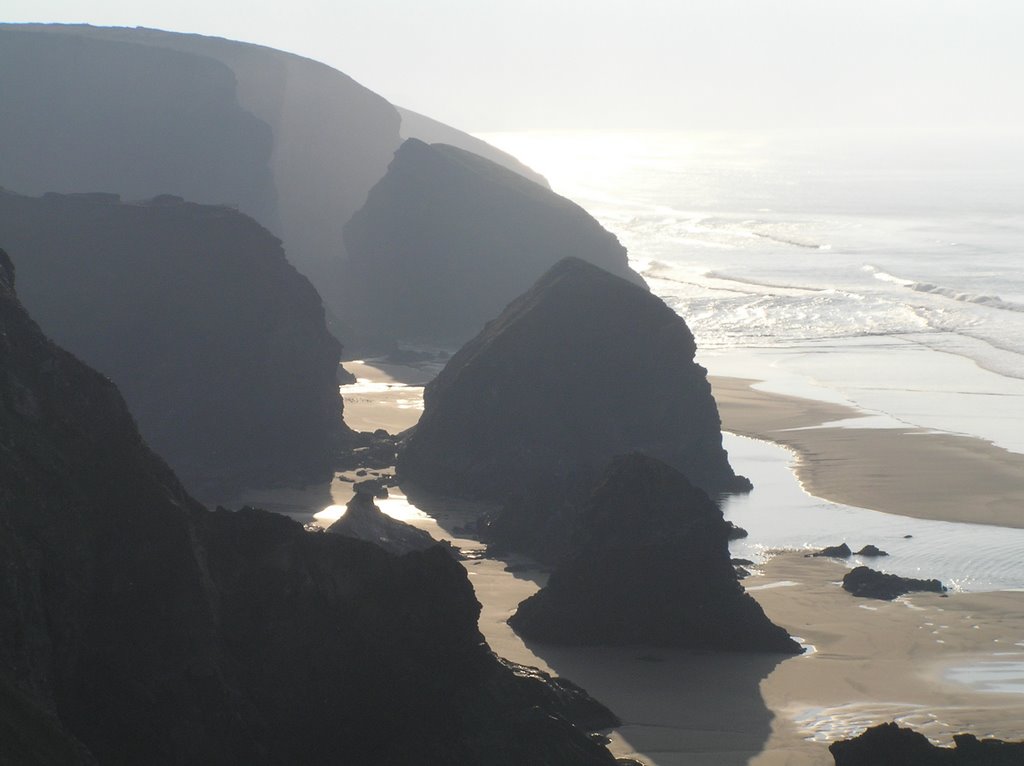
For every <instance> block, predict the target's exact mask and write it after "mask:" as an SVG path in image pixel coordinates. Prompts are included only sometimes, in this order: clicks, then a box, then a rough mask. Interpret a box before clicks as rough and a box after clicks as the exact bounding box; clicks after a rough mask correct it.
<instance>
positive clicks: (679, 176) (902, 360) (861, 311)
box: [480, 130, 1024, 591]
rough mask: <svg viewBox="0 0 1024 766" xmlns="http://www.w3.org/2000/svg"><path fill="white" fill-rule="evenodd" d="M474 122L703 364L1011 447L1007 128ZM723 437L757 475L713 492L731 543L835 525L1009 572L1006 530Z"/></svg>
mask: <svg viewBox="0 0 1024 766" xmlns="http://www.w3.org/2000/svg"><path fill="white" fill-rule="evenodd" d="M480 137H481V138H483V139H485V140H486V141H488V142H490V143H492V144H494V145H495V146H498V147H499V148H501V149H503V150H505V151H508V152H509V153H511V154H513V155H514V156H516V157H517V158H519V159H520V160H522V161H523V162H525V163H526V164H527V165H529V166H531V167H532V168H534V169H535V170H537V171H539V172H541V173H543V174H544V175H545V176H546V177H547V179H548V181H549V183H550V184H551V186H552V188H553V189H554V190H555V191H556V192H558V193H559V194H562V195H564V196H566V197H568V198H570V199H572V200H573V201H575V202H576V203H578V204H579V205H581V206H582V207H583V208H585V209H586V210H587V211H588V212H589V213H590V214H591V215H593V216H594V217H595V218H596V219H597V220H598V221H599V222H600V223H601V224H602V225H603V226H605V228H607V229H608V230H610V231H611V232H613V233H614V234H615V235H616V236H617V237H618V238H619V240H620V241H621V242H622V244H623V245H625V246H626V248H627V250H628V252H629V257H630V262H631V265H632V266H633V267H634V268H635V269H636V270H637V271H639V272H640V273H642V274H643V275H644V277H645V278H646V279H647V281H648V284H649V285H650V286H651V289H652V291H653V292H655V293H656V294H657V295H659V296H660V297H661V298H662V299H664V300H665V301H666V302H667V303H668V304H669V305H670V306H671V307H672V308H674V309H675V310H676V311H677V312H678V313H679V314H680V315H681V316H682V317H683V318H684V319H685V320H686V322H687V324H688V325H689V326H690V329H691V330H692V331H693V333H694V336H695V338H696V340H697V345H698V349H699V351H698V361H699V362H700V363H701V364H703V365H704V366H705V367H707V368H708V370H709V372H710V373H711V374H717V375H731V376H736V377H746V378H754V379H757V380H760V381H762V382H761V383H759V384H758V387H759V388H762V389H764V390H767V391H774V392H778V393H787V394H792V395H797V396H807V397H811V398H815V399H820V400H824V401H831V402H836V403H841V404H846V405H849V406H852V407H855V408H857V409H858V410H860V411H862V412H863V413H866V414H867V415H868V416H869V417H866V418H861V419H858V420H857V421H856V423H857V427H865V426H875V427H883V428H884V427H905V426H914V427H919V428H923V429H927V430H930V431H935V432H942V433H953V434H961V435H966V436H971V437H975V438H979V439H983V440H986V441H988V442H991V443H993V444H996V445H999V446H1001V447H1003V448H1005V449H1008V450H1011V451H1013V452H1018V453H1024V137H1021V136H1018V135H1013V134H1006V133H1000V132H998V131H994V130H986V131H978V132H975V133H974V134H967V133H925V132H920V131H918V132H915V133H899V132H887V133H883V134H879V133H865V132H846V133H842V132H837V133H833V134H827V135H826V134H820V133H815V134H811V133H804V134H798V133H792V132H790V133H782V134H779V133H776V134H755V133H752V132H724V133H687V132H597V131H575V132H564V131H563V132H517V133H489V134H481V136H480ZM726 446H727V448H728V449H729V452H730V459H731V462H732V463H733V465H734V467H736V469H737V470H738V471H739V472H740V473H743V474H745V475H748V476H750V477H751V478H752V479H753V481H754V483H755V487H757V489H755V491H754V492H753V493H751V495H750V496H749V497H747V498H737V499H736V500H735V501H732V502H731V503H729V504H727V506H726V508H725V510H726V513H727V515H728V516H729V517H730V518H732V519H733V520H734V521H736V522H737V523H739V524H740V525H741V526H744V527H745V528H747V529H748V531H749V532H750V537H749V538H748V539H747V540H745V541H740V542H738V543H736V544H734V546H733V553H734V555H740V556H747V557H754V558H756V557H757V556H758V555H759V554H763V553H764V552H765V551H768V550H772V549H774V548H778V547H782V548H802V547H814V546H816V545H826V544H833V543H837V542H841V541H842V540H843V539H844V538H850V539H849V542H850V543H851V544H854V543H857V544H858V545H861V544H866V543H874V544H877V545H879V546H880V547H883V548H886V549H888V550H890V553H892V554H893V555H892V556H891V557H889V558H888V559H886V560H885V563H884V567H880V568H884V569H885V570H886V571H892V572H895V573H897V574H905V575H912V576H928V577H938V578H940V579H943V580H944V582H947V583H948V584H949V585H951V586H952V587H953V588H954V589H955V590H976V591H977V590H1005V589H1022V588H1024V530H1010V529H1006V528H999V527H985V526H982V525H974V524H954V523H945V522H935V521H924V520H918V519H908V518H905V517H900V516H893V515H891V514H881V513H877V512H875V511H871V510H868V509H860V508H850V507H848V506H842V505H838V504H835V503H830V502H828V501H827V500H823V499H821V498H815V497H812V496H810V495H808V494H807V493H806V492H804V491H803V490H802V489H801V488H800V487H799V485H798V484H797V482H796V480H795V478H794V477H793V474H792V472H791V471H790V470H788V468H787V467H788V466H789V465H790V464H791V463H792V456H791V455H789V454H788V453H786V452H785V451H783V450H782V449H781V448H779V447H776V446H774V445H770V444H765V443H763V442H755V441H753V440H750V439H742V438H741V437H737V436H732V435H727V437H726ZM1022 513H1024V509H1022ZM908 535H909V536H910V537H908ZM854 549H855V550H856V548H854ZM854 563H859V562H854ZM864 563H870V562H864ZM873 565H875V566H878V562H877V561H876V562H875V563H874V564H873Z"/></svg>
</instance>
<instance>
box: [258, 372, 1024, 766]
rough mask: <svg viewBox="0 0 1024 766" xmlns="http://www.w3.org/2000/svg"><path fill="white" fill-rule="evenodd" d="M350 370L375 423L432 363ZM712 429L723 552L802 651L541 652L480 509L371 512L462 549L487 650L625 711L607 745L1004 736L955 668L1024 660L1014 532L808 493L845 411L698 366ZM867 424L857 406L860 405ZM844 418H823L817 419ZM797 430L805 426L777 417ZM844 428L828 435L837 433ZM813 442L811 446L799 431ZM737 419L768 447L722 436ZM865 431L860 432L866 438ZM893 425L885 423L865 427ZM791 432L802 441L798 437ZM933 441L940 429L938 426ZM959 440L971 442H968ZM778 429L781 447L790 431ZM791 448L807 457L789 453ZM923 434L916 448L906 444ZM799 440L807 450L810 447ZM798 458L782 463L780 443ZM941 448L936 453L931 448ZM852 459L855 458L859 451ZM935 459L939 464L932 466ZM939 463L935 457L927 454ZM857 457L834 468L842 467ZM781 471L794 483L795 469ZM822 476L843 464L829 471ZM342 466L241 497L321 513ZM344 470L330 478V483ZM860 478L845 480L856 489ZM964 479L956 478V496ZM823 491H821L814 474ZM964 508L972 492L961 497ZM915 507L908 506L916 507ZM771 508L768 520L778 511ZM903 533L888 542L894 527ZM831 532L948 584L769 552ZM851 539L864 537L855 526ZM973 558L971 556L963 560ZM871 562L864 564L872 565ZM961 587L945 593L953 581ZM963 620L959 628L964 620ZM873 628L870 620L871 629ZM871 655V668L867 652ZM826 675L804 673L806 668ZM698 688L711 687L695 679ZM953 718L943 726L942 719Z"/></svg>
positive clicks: (850, 418) (800, 752) (330, 506)
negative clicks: (940, 591) (318, 481)
mask: <svg viewBox="0 0 1024 766" xmlns="http://www.w3.org/2000/svg"><path fill="white" fill-rule="evenodd" d="M348 366H350V367H351V368H352V369H353V372H354V373H355V375H356V376H357V378H358V379H359V380H358V382H357V383H356V384H353V385H352V386H349V387H343V389H342V391H343V393H344V395H345V398H346V418H347V419H348V420H349V421H350V423H351V424H352V425H353V426H354V427H355V428H357V429H362V430H367V429H374V428H385V429H387V430H388V431H390V432H393V433H394V432H398V431H401V430H404V429H405V428H407V427H409V426H410V425H412V424H414V423H415V422H416V420H417V418H418V416H419V412H420V408H421V406H422V398H421V397H422V385H423V384H424V383H426V381H427V380H428V379H429V378H431V377H432V375H433V374H434V373H435V372H436V370H435V367H434V366H431V365H429V364H428V365H418V366H403V365H393V364H385V363H381V362H375V361H371V362H369V363H362V364H360V363H356V364H354V365H348ZM712 383H713V385H714V387H715V394H716V398H717V399H718V403H719V408H720V411H721V413H722V418H723V421H724V428H725V430H726V431H732V433H727V434H726V435H725V446H726V448H727V449H728V450H729V452H730V459H731V461H732V462H733V465H734V467H735V468H736V469H737V470H739V471H740V472H743V473H746V474H747V475H750V476H751V478H752V479H753V481H754V484H755V488H756V489H755V491H754V492H753V493H751V494H750V495H749V496H737V497H735V498H733V499H732V500H731V501H729V502H728V503H726V506H725V509H724V510H725V513H726V516H727V518H730V519H732V520H734V521H735V522H736V523H738V524H739V525H740V526H743V527H745V528H747V529H748V531H750V533H751V534H750V537H749V538H747V539H745V540H739V541H736V542H734V543H733V546H732V550H733V555H735V556H740V557H744V558H750V559H754V560H756V561H758V562H759V566H758V567H757V568H756V569H755V573H754V576H753V577H752V578H750V579H748V580H746V581H745V582H744V584H745V586H746V587H747V588H749V589H750V591H751V594H752V595H754V596H755V598H757V599H758V601H759V602H760V603H761V604H762V606H763V607H764V608H765V610H766V612H768V614H769V617H770V618H771V619H773V620H774V621H776V622H777V623H778V624H780V625H783V626H785V627H786V628H787V629H789V630H790V632H791V633H793V634H794V635H796V636H799V637H801V639H802V640H804V641H805V642H807V643H808V644H810V645H812V646H813V647H814V648H815V649H816V650H817V651H815V652H813V653H811V654H810V655H809V656H806V657H798V658H793V659H790V660H785V661H783V662H781V663H779V661H778V658H774V657H764V656H753V655H733V654H730V655H724V656H715V655H700V654H687V653H684V652H666V651H664V650H656V651H637V650H635V649H633V650H631V649H626V650H621V649H561V648H560V649H557V650H555V649H552V648H550V647H541V646H534V645H531V646H528V645H526V644H524V643H523V641H522V640H520V639H519V637H518V636H517V635H516V634H515V633H513V632H512V630H511V629H510V628H509V626H508V625H507V624H506V622H505V620H506V619H507V618H508V617H509V615H510V614H511V613H512V612H513V611H514V610H515V608H516V606H517V605H518V603H519V602H520V601H521V600H523V599H525V598H527V597H528V596H530V595H531V594H532V593H534V592H535V591H536V590H537V589H539V587H541V585H542V584H543V582H544V578H545V577H546V573H545V572H543V571H542V570H541V569H539V568H537V567H536V566H534V565H533V564H532V562H530V561H529V560H526V559H522V558H509V559H505V560H497V559H490V558H486V557H484V556H483V555H482V546H481V545H480V544H479V543H478V542H477V541H475V540H473V539H471V538H469V537H467V536H465V534H464V532H463V527H464V525H465V524H466V523H467V521H469V520H471V519H472V518H474V517H475V516H476V515H477V514H478V513H479V510H480V509H479V507H478V506H474V505H472V504H468V503H451V502H448V501H445V502H442V503H436V502H435V503H431V502H429V501H426V500H424V499H421V498H418V497H417V498H414V500H413V501H412V502H410V500H409V498H407V497H406V496H405V494H404V493H403V492H402V491H401V489H400V488H399V489H392V492H391V495H390V497H389V498H388V499H387V500H383V501H378V503H379V505H380V506H381V508H382V510H384V511H385V512H386V513H388V514H390V515H392V516H394V517H396V518H399V519H402V520H403V521H407V522H409V523H412V524H413V525H415V526H417V527H419V528H421V529H425V530H426V531H428V532H430V533H431V534H432V535H434V537H436V538H439V539H449V540H451V541H452V542H453V544H454V545H455V546H456V547H458V548H460V549H462V550H463V553H464V554H466V555H467V560H466V561H465V562H464V563H465V566H466V569H467V571H468V572H469V574H470V578H471V582H472V583H473V586H474V588H475V590H476V593H477V598H478V599H479V600H480V601H481V602H482V604H483V611H482V614H481V618H480V629H481V631H482V632H483V633H484V635H485V637H486V638H487V640H488V642H489V643H490V645H491V646H492V647H493V648H494V650H495V651H496V652H497V653H498V654H499V655H501V656H504V657H507V658H508V659H511V660H513V661H516V662H521V663H524V664H530V665H535V666H538V667H540V668H542V669H545V670H548V671H551V672H555V673H557V674H560V675H564V676H565V677H567V678H569V679H571V680H573V681H575V682H577V683H579V684H581V685H582V686H583V687H584V688H586V689H588V691H590V693H591V694H593V695H594V696H595V697H596V698H597V699H600V700H602V701H603V702H605V703H606V704H608V705H609V706H610V707H611V708H612V709H613V710H615V712H616V713H618V715H619V716H620V717H621V718H622V719H623V720H624V722H625V724H624V725H623V726H622V727H621V728H619V729H617V730H616V731H614V732H612V734H611V738H612V745H611V747H612V750H613V752H614V753H615V754H616V755H618V756H632V757H636V758H640V759H642V760H644V761H645V762H647V763H649V764H654V765H655V766H666V765H671V764H677V763H709V764H710V763H714V764H726V765H727V766H728V765H729V764H736V766H739V764H747V763H751V764H754V766H774V765H775V764H782V763H787V764H788V763H792V764H798V765H799V764H807V766H811V764H821V763H825V762H828V758H829V756H828V754H827V752H826V751H825V749H824V746H825V744H827V743H828V742H829V741H833V740H835V739H839V738H843V737H846V736H851V735H853V734H856V733H858V732H859V731H860V730H861V729H862V728H863V727H864V726H865V725H869V724H872V723H878V722H881V721H885V720H893V719H896V720H902V721H905V722H907V723H912V724H914V725H915V727H917V728H919V729H921V730H923V731H924V732H925V733H927V734H928V735H929V736H934V737H936V738H938V739H940V740H941V739H942V737H943V736H946V737H947V738H948V735H949V734H950V733H951V731H952V730H954V729H955V728H956V727H959V728H961V729H965V730H966V729H970V730H977V727H978V726H984V727H987V728H986V732H989V733H992V734H995V735H997V736H1002V737H1004V738H1012V737H1015V736H1019V732H1017V731H1015V730H1014V727H1015V726H1016V724H1015V722H1016V721H1019V720H1021V719H1024V695H1020V694H1018V695H1007V694H993V693H990V692H988V691H986V690H985V689H983V688H980V687H978V686H977V685H976V684H975V685H973V686H972V685H971V684H970V683H967V684H964V683H955V682H954V681H957V680H959V681H963V680H964V679H965V674H966V679H967V680H968V681H970V676H971V674H972V673H973V674H975V675H977V673H978V672H981V673H984V672H987V671H988V670H991V669H992V668H994V667H995V666H994V665H993V664H992V663H993V662H999V663H1001V664H1000V668H1006V667H1009V668H1011V670H1012V668H1014V667H1016V666H1017V665H1015V663H1018V664H1019V663H1020V662H1022V661H1024V647H1019V646H1016V645H1015V643H1016V641H1018V640H1019V638H1017V639H1014V638H1013V636H1014V635H1016V636H1018V637H1019V636H1020V635H1024V617H1015V616H1014V615H1018V616H1020V615H1024V592H1017V593H1015V592H1006V590H1007V589H1012V588H1021V587H1024V575H1022V572H1021V566H1020V565H1019V564H1018V563H1017V558H1018V557H1017V556H1016V555H1015V554H1014V551H1019V550H1020V549H1021V546H1022V545H1024V532H1018V531H1017V530H1015V529H1008V528H1005V527H998V526H993V525H991V524H989V525H981V524H966V523H963V521H964V519H963V518H961V519H960V520H959V521H958V522H953V521H930V520H924V519H915V518H911V517H910V516H909V514H905V513H904V514H899V515H898V514H897V513H895V512H894V511H899V510H900V508H901V507H900V506H899V502H903V501H905V498H904V499H903V500H901V499H900V498H899V497H898V496H896V493H893V492H887V491H886V490H887V489H891V488H888V487H886V486H885V485H883V486H882V487H881V488H876V490H875V491H878V492H879V493H880V494H881V495H883V496H886V497H888V498H889V499H890V500H891V502H892V504H891V505H888V506H882V507H885V508H887V509H891V512H889V513H878V512H874V511H868V510H863V509H861V508H852V507H846V506H839V505H835V504H833V503H831V502H829V501H828V500H824V499H821V498H819V497H814V496H813V494H808V491H810V492H812V493H814V494H817V493H818V490H819V487H818V486H817V485H812V483H811V481H810V480H809V478H808V474H807V472H806V470H807V468H806V467H807V466H809V465H815V464H824V465H826V467H827V464H828V462H829V461H828V458H829V456H830V449H831V445H832V444H837V445H840V446H841V445H844V444H845V445H846V447H847V448H848V449H849V445H850V444H851V443H852V444H854V445H856V444H858V443H859V444H863V445H865V446H867V447H870V448H871V449H874V446H873V443H872V442H871V441H870V440H861V441H860V442H858V441H857V438H858V436H862V435H863V434H862V432H864V431H868V430H869V429H864V428H860V427H855V428H847V426H848V425H849V424H851V423H853V424H856V423H857V422H858V421H857V419H854V418H856V416H857V415H860V414H862V413H859V412H857V411H855V410H852V409H851V408H848V407H844V406H840V405H834V404H831V403H828V402H819V401H815V400H810V399H804V398H798V397H789V396H784V395H779V394H774V393H766V392H763V391H759V390H757V389H754V388H752V387H751V385H752V384H753V383H754V381H748V380H744V379H738V378H713V379H712ZM860 420H861V422H864V423H868V424H870V422H871V421H870V420H867V419H864V418H861V419H860ZM835 421H843V425H842V426H839V427H827V428H820V426H821V425H822V424H829V423H833V422H835ZM794 429H804V430H794ZM847 430H848V431H850V432H851V435H850V439H848V440H846V441H845V442H844V439H841V438H840V439H837V435H836V434H835V433H834V432H836V431H847ZM817 431H822V432H824V437H825V438H824V439H823V440H822V441H820V442H818V443H816V444H812V443H811V441H810V440H811V439H813V438H817V435H816V432H817ZM737 432H741V433H745V434H748V435H749V436H756V437H758V438H759V439H762V440H764V439H770V440H772V441H775V442H776V443H777V444H780V445H784V446H785V447H786V449H788V450H790V451H789V452H787V451H786V450H784V449H782V448H781V447H779V446H775V445H773V444H770V443H767V441H761V440H755V439H753V438H746V437H744V436H737V435H735V433H737ZM869 435H870V434H869ZM932 436H933V435H930V434H924V433H915V434H913V435H912V436H911V435H909V434H906V435H904V436H903V438H912V439H914V441H913V442H912V445H913V446H914V447H915V448H923V449H928V446H927V445H929V444H931V443H932V438H931V437H932ZM890 437H897V433H892V434H885V433H883V434H882V435H881V438H890ZM797 438H800V439H801V440H802V441H801V442H800V443H797ZM937 438H938V441H936V442H935V443H936V444H937V445H939V446H941V444H942V442H943V441H944V440H943V439H942V438H941V437H937ZM967 441H970V442H977V443H976V444H974V443H972V444H970V445H969V446H970V448H972V449H975V450H977V451H978V454H982V455H983V454H985V452H986V450H988V449H991V445H988V444H987V443H986V442H983V441H981V440H967ZM790 442H793V443H790ZM801 444H803V445H807V446H805V449H806V453H804V452H802V451H799V450H800V446H801ZM922 445H923V446H922ZM812 446H813V449H812V448H811V447H812ZM794 452H795V453H796V454H797V461H796V464H795V465H793V464H792V463H793V460H792V454H793V453H794ZM937 454H938V455H939V456H940V457H941V456H942V455H943V453H942V451H941V450H940V451H939V452H938V453H937ZM859 465H861V466H863V465H866V463H861V464H859ZM944 465H945V467H946V470H950V469H951V468H952V466H951V464H950V463H948V462H947V463H945V464H944ZM940 467H941V466H940ZM857 470H858V464H857V463H852V464H850V465H849V472H850V473H852V474H856V471H857ZM794 472H796V474H797V475H798V476H799V481H797V480H796V479H795V478H794ZM837 476H838V477H839V478H843V471H838V472H837ZM354 478H357V477H354V476H339V477H336V478H335V480H334V481H333V482H332V483H331V484H330V485H329V486H321V487H317V488H310V489H309V490H306V491H302V492H300V491H287V490H281V491H279V492H278V493H277V494H276V495H275V496H274V497H269V496H267V495H266V494H263V495H260V496H258V497H249V498H247V500H246V501H247V502H257V503H260V504H262V505H264V507H268V506H269V507H271V508H272V509H273V510H278V511H281V512H285V513H289V514H290V515H292V516H293V517H295V518H297V519H300V520H302V521H313V520H314V519H313V514H314V513H315V515H316V518H315V521H316V522H318V523H320V524H321V525H324V526H326V525H329V524H330V522H331V521H333V520H334V519H336V518H337V517H338V516H340V515H341V514H342V513H343V512H344V505H345V504H346V503H347V502H348V499H349V497H350V496H351V486H352V485H351V480H352V479H354ZM346 479H347V481H346ZM863 481H865V479H864V478H863V477H857V476H856V475H854V476H853V477H852V478H849V479H848V481H847V485H848V486H850V487H853V488H854V489H856V488H857V486H858V483H859V482H860V483H862V482H863ZM971 486H972V484H971V482H966V481H965V485H964V490H963V491H964V492H965V493H968V494H969V492H970V488H971ZM825 489H826V490H827V492H825V491H823V492H821V494H822V495H824V496H826V497H827V496H828V492H831V491H832V490H831V488H830V487H829V485H825ZM963 507H964V508H965V509H968V510H969V509H971V508H974V507H975V505H974V504H972V503H971V502H969V500H965V501H964V506H963ZM921 515H924V514H921ZM783 520H784V523H783ZM907 534H909V535H912V537H910V538H905V537H904V535H907ZM844 538H845V539H848V540H849V542H850V544H851V545H853V546H854V547H855V549H856V548H858V547H860V545H862V544H866V543H875V544H878V545H879V546H880V547H882V548H885V549H888V550H890V552H891V553H893V555H892V556H891V557H890V558H889V559H886V560H885V563H884V564H883V565H882V566H881V568H884V569H886V570H888V571H895V572H898V573H902V574H906V575H909V576H929V577H932V576H935V577H940V578H941V579H943V580H944V581H947V582H948V584H950V585H951V586H952V587H953V589H954V593H953V594H952V595H951V596H950V598H949V599H941V598H940V597H938V596H934V595H928V596H925V595H921V596H913V597H909V598H904V599H901V600H899V601H897V602H894V603H892V604H881V603H864V602H863V600H861V599H854V598H853V597H850V596H848V594H845V593H844V592H842V591H841V590H840V588H839V586H838V580H840V579H841V577H842V574H843V572H844V571H845V567H846V566H849V565H852V564H856V563H868V562H859V561H851V562H848V563H847V564H843V563H837V562H835V561H830V560H823V559H805V558H804V557H803V555H802V554H801V553H799V552H790V553H783V554H782V555H775V554H774V550H775V549H778V548H789V549H794V548H795V549H800V548H803V547H821V546H823V545H826V544H832V543H838V542H841V541H842V539H844ZM862 538H863V539H862ZM981 561H984V562H985V565H984V566H982V567H981V568H980V569H979V568H978V565H979V562H981ZM875 565H876V566H879V564H878V562H875ZM962 590H966V591H977V592H968V593H964V592H957V591H962ZM975 625H977V626H978V627H977V628H975V627H974V626H975ZM879 626H884V627H885V630H880V629H879ZM875 656H877V657H881V658H884V660H883V661H882V662H880V663H878V664H877V665H873V664H872V663H870V662H868V660H869V659H870V658H872V657H875ZM822 678H824V679H825V681H824V682H822V683H819V682H818V681H816V680H815V679H822ZM709 690H713V692H712V691H709ZM950 727H952V728H950Z"/></svg>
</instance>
